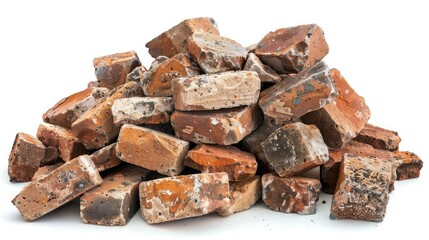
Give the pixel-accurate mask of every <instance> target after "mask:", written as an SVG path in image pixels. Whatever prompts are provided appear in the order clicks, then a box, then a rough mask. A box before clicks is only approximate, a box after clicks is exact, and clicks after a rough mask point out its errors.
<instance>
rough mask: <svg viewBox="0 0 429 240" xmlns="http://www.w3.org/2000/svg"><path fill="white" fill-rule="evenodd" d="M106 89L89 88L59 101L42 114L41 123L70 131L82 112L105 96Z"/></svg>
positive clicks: (106, 93) (107, 91)
mask: <svg viewBox="0 0 429 240" xmlns="http://www.w3.org/2000/svg"><path fill="white" fill-rule="evenodd" d="M108 93H109V90H108V89H107V88H98V87H90V88H87V89H85V90H83V91H80V92H77V93H74V94H72V95H70V96H68V97H66V98H63V99H61V100H60V101H59V102H58V103H56V104H55V105H54V106H53V107H52V108H50V109H49V110H48V111H47V112H45V113H44V114H43V121H44V122H47V123H51V124H54V125H58V126H61V127H65V128H68V129H70V128H71V125H72V123H73V122H74V121H76V119H78V118H79V117H80V116H82V114H83V113H84V112H86V111H87V110H88V109H90V108H91V107H93V106H94V105H95V103H96V102H97V100H98V99H100V98H103V97H105V96H107V95H108Z"/></svg>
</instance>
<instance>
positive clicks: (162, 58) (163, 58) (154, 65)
mask: <svg viewBox="0 0 429 240" xmlns="http://www.w3.org/2000/svg"><path fill="white" fill-rule="evenodd" d="M173 57H174V56H173ZM168 59H169V58H168V57H166V56H158V57H156V58H155V60H153V62H152V63H151V64H150V68H149V69H153V68H157V67H158V66H159V64H161V63H162V62H165V61H167V60H168Z"/></svg>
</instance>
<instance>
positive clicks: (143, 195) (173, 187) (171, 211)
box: [140, 173, 229, 224]
mask: <svg viewBox="0 0 429 240" xmlns="http://www.w3.org/2000/svg"><path fill="white" fill-rule="evenodd" d="M228 204H229V185H228V175H227V174H226V173H201V174H193V175H184V176H178V177H168V178H161V179H156V180H152V181H147V182H142V183H141V184H140V207H141V213H142V216H143V218H144V219H145V220H146V222H148V223H150V224H152V223H160V222H167V221H173V220H177V219H182V218H190V217H197V216H202V215H205V214H209V213H211V212H214V211H216V210H218V209H221V208H225V207H227V206H228Z"/></svg>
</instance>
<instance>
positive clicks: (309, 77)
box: [258, 62, 337, 122]
mask: <svg viewBox="0 0 429 240" xmlns="http://www.w3.org/2000/svg"><path fill="white" fill-rule="evenodd" d="M336 96H337V90H336V87H335V84H334V82H333V80H332V76H331V72H330V71H329V69H328V66H327V65H326V64H325V63H323V62H320V63H318V64H317V65H315V66H313V67H311V68H309V69H307V70H305V71H302V72H300V73H298V74H295V75H291V76H290V77H286V78H284V79H283V80H282V81H280V82H279V83H277V84H275V85H273V86H272V87H269V88H267V89H265V90H264V91H262V92H261V95H260V99H259V102H258V103H259V106H260V107H261V109H262V111H263V112H264V114H265V115H266V116H269V117H271V118H273V119H275V120H276V121H278V122H280V121H286V120H290V119H293V118H299V117H301V116H302V115H304V114H306V113H308V112H311V111H314V110H317V109H320V108H322V107H324V106H325V105H326V104H328V103H330V102H332V101H333V100H334V99H335V98H336Z"/></svg>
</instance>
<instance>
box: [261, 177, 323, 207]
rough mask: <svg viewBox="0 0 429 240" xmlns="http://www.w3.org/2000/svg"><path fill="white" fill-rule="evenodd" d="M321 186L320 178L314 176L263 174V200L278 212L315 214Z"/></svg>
mask: <svg viewBox="0 0 429 240" xmlns="http://www.w3.org/2000/svg"><path fill="white" fill-rule="evenodd" d="M320 188H321V185H320V182H319V180H317V179H313V178H306V177H287V178H282V177H279V176H277V175H274V174H272V173H267V174H264V175H263V176H262V200H263V201H264V203H265V205H266V206H267V207H268V208H269V209H271V210H273V211H277V212H284V213H298V214H304V215H308V214H315V213H316V202H317V201H318V200H319V193H320Z"/></svg>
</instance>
